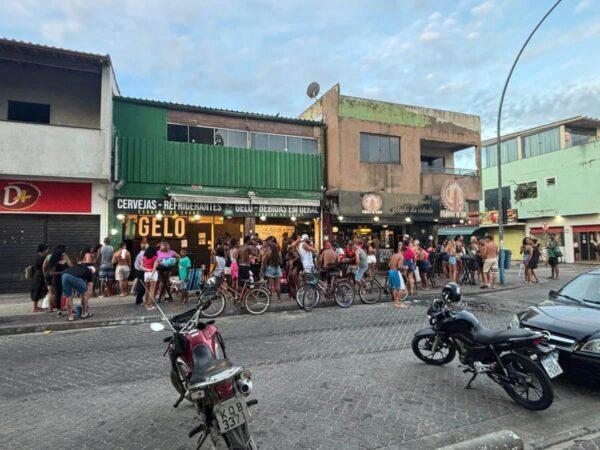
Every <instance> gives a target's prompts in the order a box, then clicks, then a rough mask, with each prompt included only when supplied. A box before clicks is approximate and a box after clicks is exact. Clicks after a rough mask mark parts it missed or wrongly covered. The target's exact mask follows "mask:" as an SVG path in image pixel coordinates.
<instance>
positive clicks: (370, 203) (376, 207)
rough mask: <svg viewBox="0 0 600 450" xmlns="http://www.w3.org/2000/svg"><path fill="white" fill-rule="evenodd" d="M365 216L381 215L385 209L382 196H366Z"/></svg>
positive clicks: (364, 198)
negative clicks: (383, 208)
mask: <svg viewBox="0 0 600 450" xmlns="http://www.w3.org/2000/svg"><path fill="white" fill-rule="evenodd" d="M362 207H363V210H362V212H363V214H381V213H382V210H381V208H382V207H383V199H382V198H381V195H377V194H366V195H363V198H362Z"/></svg>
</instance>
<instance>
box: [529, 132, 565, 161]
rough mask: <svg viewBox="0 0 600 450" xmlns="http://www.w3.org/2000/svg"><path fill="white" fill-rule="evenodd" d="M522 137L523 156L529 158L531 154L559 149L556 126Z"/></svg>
mask: <svg viewBox="0 0 600 450" xmlns="http://www.w3.org/2000/svg"><path fill="white" fill-rule="evenodd" d="M522 139H523V141H522V142H523V158H531V157H532V156H539V155H544V154H546V153H551V152H555V151H556V150H560V129H559V128H558V127H557V128H551V129H550V130H546V131H542V132H540V133H536V134H532V135H531V136H524V137H523V138H522Z"/></svg>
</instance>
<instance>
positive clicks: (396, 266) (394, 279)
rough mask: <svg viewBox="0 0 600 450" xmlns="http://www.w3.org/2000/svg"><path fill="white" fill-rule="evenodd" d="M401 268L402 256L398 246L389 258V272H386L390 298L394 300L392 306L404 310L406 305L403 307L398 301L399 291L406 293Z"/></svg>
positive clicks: (402, 264) (400, 301)
mask: <svg viewBox="0 0 600 450" xmlns="http://www.w3.org/2000/svg"><path fill="white" fill-rule="evenodd" d="M403 266H404V256H402V252H401V251H400V246H398V250H397V251H396V253H394V254H393V255H392V257H391V258H390V270H389V271H388V276H389V278H390V285H391V287H392V298H393V299H394V301H393V302H392V304H393V305H394V306H395V307H396V308H406V305H404V304H403V303H402V300H400V291H406V285H405V284H404V279H403V278H402V267H403Z"/></svg>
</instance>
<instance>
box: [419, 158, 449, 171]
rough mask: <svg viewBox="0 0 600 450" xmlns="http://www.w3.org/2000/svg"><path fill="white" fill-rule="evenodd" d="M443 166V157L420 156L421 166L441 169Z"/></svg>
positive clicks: (444, 163)
mask: <svg viewBox="0 0 600 450" xmlns="http://www.w3.org/2000/svg"><path fill="white" fill-rule="evenodd" d="M445 166H446V160H445V158H441V157H440V158H438V157H436V156H421V167H434V168H439V169H443V168H444V167H445Z"/></svg>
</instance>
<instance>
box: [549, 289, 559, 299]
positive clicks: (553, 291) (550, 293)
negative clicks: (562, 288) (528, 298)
mask: <svg viewBox="0 0 600 450" xmlns="http://www.w3.org/2000/svg"><path fill="white" fill-rule="evenodd" d="M557 295H558V292H557V291H556V290H554V289H550V291H549V292H548V297H550V298H556V297H557Z"/></svg>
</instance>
